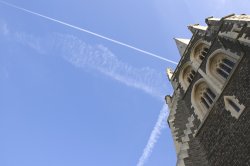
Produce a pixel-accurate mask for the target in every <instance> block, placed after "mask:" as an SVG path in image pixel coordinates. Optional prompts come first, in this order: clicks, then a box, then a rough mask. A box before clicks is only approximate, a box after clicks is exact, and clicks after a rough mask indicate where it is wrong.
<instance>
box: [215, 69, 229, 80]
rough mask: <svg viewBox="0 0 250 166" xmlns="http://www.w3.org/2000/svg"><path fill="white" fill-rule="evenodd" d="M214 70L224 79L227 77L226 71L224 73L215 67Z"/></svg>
mask: <svg viewBox="0 0 250 166" xmlns="http://www.w3.org/2000/svg"><path fill="white" fill-rule="evenodd" d="M216 72H217V73H218V74H219V75H221V76H222V77H224V78H225V79H227V77H228V75H229V74H228V73H226V72H224V71H223V70H221V69H218V68H217V69H216Z"/></svg>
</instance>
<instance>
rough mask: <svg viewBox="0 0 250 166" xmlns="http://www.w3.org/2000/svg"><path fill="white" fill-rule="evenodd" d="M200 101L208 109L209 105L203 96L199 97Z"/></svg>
mask: <svg viewBox="0 0 250 166" xmlns="http://www.w3.org/2000/svg"><path fill="white" fill-rule="evenodd" d="M201 103H202V104H203V105H204V106H205V107H206V108H207V109H209V105H208V103H207V101H206V100H205V99H204V98H203V97H201Z"/></svg>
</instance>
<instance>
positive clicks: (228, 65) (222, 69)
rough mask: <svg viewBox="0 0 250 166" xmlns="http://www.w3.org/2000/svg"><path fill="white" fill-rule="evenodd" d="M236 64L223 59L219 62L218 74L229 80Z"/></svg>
mask: <svg viewBox="0 0 250 166" xmlns="http://www.w3.org/2000/svg"><path fill="white" fill-rule="evenodd" d="M234 64H235V63H234V62H232V61H231V60H229V59H227V58H223V59H222V60H218V61H217V69H216V72H217V73H218V74H219V75H220V76H222V77H223V78H225V79H227V78H228V76H229V74H230V72H231V71H232V69H233V67H234Z"/></svg>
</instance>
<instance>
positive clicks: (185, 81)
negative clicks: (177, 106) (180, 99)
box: [180, 65, 196, 90]
mask: <svg viewBox="0 0 250 166" xmlns="http://www.w3.org/2000/svg"><path fill="white" fill-rule="evenodd" d="M195 74H196V72H195V71H194V70H193V68H192V66H191V65H188V66H187V67H185V68H184V69H183V70H182V72H181V74H180V82H181V85H182V87H183V89H184V90H186V89H187V88H188V86H189V85H190V84H191V83H192V81H193V79H194V77H195Z"/></svg>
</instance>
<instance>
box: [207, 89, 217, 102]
mask: <svg viewBox="0 0 250 166" xmlns="http://www.w3.org/2000/svg"><path fill="white" fill-rule="evenodd" d="M207 93H208V95H209V96H211V98H212V99H215V97H216V95H215V94H214V92H212V91H211V90H210V89H209V88H207Z"/></svg>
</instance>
